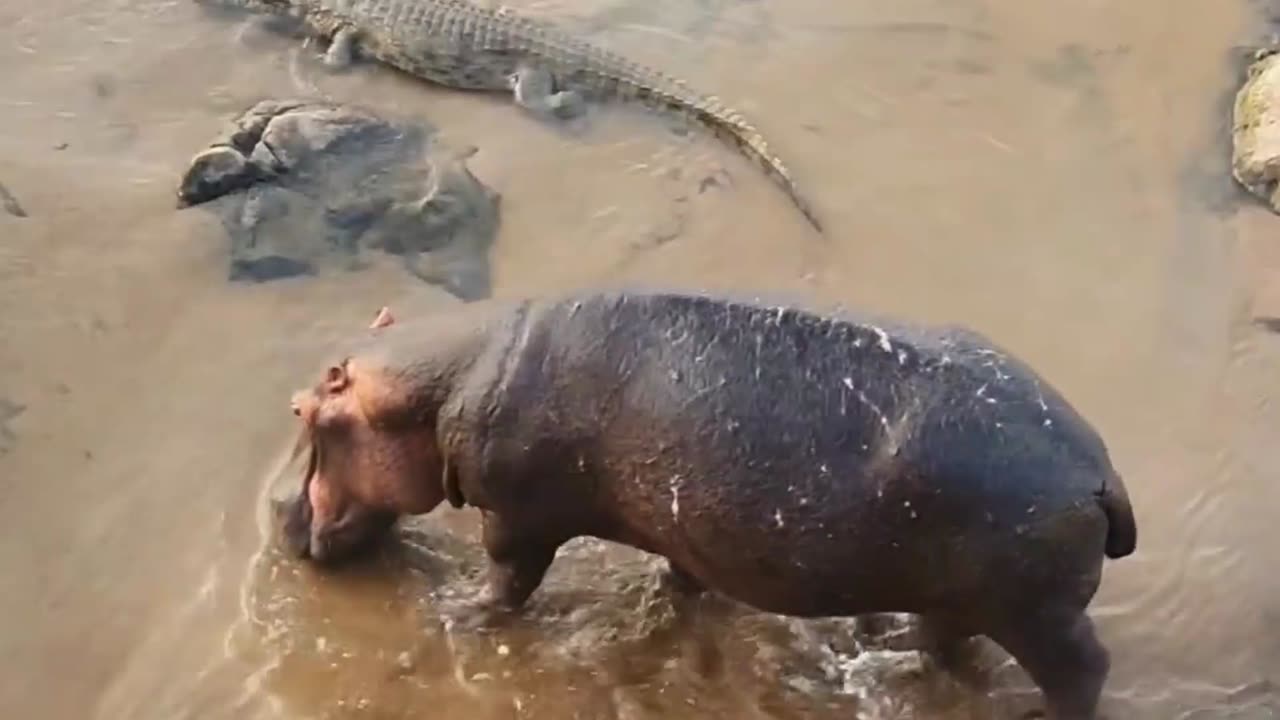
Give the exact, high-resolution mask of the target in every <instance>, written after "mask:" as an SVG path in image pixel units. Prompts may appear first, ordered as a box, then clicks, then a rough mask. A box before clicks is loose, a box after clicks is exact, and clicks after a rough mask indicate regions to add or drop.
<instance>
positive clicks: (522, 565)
mask: <svg viewBox="0 0 1280 720" xmlns="http://www.w3.org/2000/svg"><path fill="white" fill-rule="evenodd" d="M482 535H483V542H484V548H485V552H486V553H487V554H488V555H489V570H488V585H487V587H486V588H485V591H484V594H483V595H482V599H481V604H482V605H490V606H493V605H496V606H500V607H501V608H503V609H506V610H517V609H519V608H520V607H522V606H523V605H524V604H525V602H526V601H528V599H529V596H530V595H532V594H533V591H534V590H537V589H538V586H539V585H541V584H542V578H543V577H544V576H545V575H546V574H547V569H548V568H549V567H551V561H552V560H553V559H555V556H556V550H557V549H559V547H560V545H562V544H563V543H564V542H565V540H566V539H567V538H562V537H558V536H557V537H550V536H548V535H546V534H545V533H542V532H536V531H531V530H527V529H524V528H521V527H518V526H516V525H514V524H512V523H511V522H510V521H508V520H507V519H505V518H503V517H501V516H499V515H496V514H494V513H492V512H488V511H485V512H484V515H483V530H482Z"/></svg>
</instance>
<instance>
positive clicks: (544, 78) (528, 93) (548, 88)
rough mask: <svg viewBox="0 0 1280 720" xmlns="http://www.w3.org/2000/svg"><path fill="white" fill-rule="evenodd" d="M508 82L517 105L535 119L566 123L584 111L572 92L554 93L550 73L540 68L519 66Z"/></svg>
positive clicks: (582, 105) (583, 104)
mask: <svg viewBox="0 0 1280 720" xmlns="http://www.w3.org/2000/svg"><path fill="white" fill-rule="evenodd" d="M510 82H511V92H512V95H513V96H514V97H515V101H516V104H517V105H519V106H520V107H522V108H524V109H526V110H529V111H530V112H532V113H534V114H536V115H539V116H542V117H553V118H557V119H561V120H567V119H570V118H576V117H580V116H581V115H582V114H583V113H584V112H585V111H586V103H585V102H584V100H583V99H582V96H581V95H579V94H578V93H576V92H573V91H572V90H560V91H556V89H555V82H554V80H553V78H552V77H551V73H550V72H548V71H547V70H544V69H542V68H536V67H532V66H529V65H521V66H520V68H519V69H517V70H516V72H515V73H513V74H512V75H511V78H510Z"/></svg>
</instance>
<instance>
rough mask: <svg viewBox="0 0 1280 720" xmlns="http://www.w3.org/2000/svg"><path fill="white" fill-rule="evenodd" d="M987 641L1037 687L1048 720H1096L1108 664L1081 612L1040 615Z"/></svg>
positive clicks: (1104, 653) (1091, 627)
mask: <svg viewBox="0 0 1280 720" xmlns="http://www.w3.org/2000/svg"><path fill="white" fill-rule="evenodd" d="M990 637H991V639H992V640H995V641H996V643H998V644H999V645H1000V646H1001V647H1003V648H1004V649H1005V650H1006V651H1008V652H1009V654H1010V655H1012V656H1013V658H1014V659H1015V660H1017V661H1018V664H1019V665H1021V666H1022V668H1023V669H1024V670H1026V671H1027V674H1028V675H1030V676H1031V679H1032V680H1034V681H1035V683H1036V685H1037V686H1039V688H1040V691H1041V692H1042V693H1044V698H1045V705H1046V706H1047V708H1048V717H1049V718H1050V720H1095V718H1096V717H1097V709H1098V701H1099V698H1100V697H1101V695H1102V686H1103V684H1104V683H1105V682H1106V679H1107V672H1108V670H1109V669H1110V664H1111V663H1110V656H1109V654H1108V653H1107V650H1106V648H1104V647H1103V646H1102V643H1100V642H1099V641H1098V636H1097V634H1096V633H1095V632H1094V629H1093V623H1092V621H1090V620H1089V618H1088V616H1086V615H1085V614H1084V613H1083V612H1075V613H1065V614H1055V615H1049V616H1045V615H1040V616H1038V617H1035V618H1033V619H1031V620H1029V621H1027V622H1024V623H1020V624H1018V625H1015V626H1009V627H1006V628H1003V629H1001V630H999V631H996V632H992V633H990Z"/></svg>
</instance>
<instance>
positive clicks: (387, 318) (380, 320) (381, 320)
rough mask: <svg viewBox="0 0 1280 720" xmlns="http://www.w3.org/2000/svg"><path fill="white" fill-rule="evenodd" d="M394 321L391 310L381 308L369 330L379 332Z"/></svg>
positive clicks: (384, 307)
mask: <svg viewBox="0 0 1280 720" xmlns="http://www.w3.org/2000/svg"><path fill="white" fill-rule="evenodd" d="M395 321H396V319H395V317H394V316H393V315H392V314H391V309H390V308H388V307H386V306H383V307H382V308H381V309H379V310H378V315H377V317H375V318H374V319H373V322H372V323H371V324H370V325H369V329H370V330H380V329H382V328H384V327H387V326H388V325H391V324H392V323H394V322H395Z"/></svg>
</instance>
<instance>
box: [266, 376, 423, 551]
mask: <svg viewBox="0 0 1280 720" xmlns="http://www.w3.org/2000/svg"><path fill="white" fill-rule="evenodd" d="M379 365H380V364H379V363H377V362H376V361H370V360H367V359H362V358H360V357H354V358H347V359H345V360H343V361H341V362H340V363H338V364H335V365H333V366H331V367H330V368H329V369H328V370H327V371H326V373H325V375H324V378H323V379H322V380H321V381H320V382H319V383H317V384H316V385H315V386H314V387H311V388H309V389H306V390H302V391H299V392H297V393H295V394H294V396H293V400H292V407H293V412H294V414H295V415H297V416H298V417H299V418H300V419H301V421H302V425H303V428H302V433H303V437H302V438H301V439H300V441H299V442H300V443H301V442H302V441H303V440H306V441H309V443H310V455H309V459H308V461H307V469H306V474H305V476H304V478H303V481H302V489H301V491H300V492H299V493H298V495H297V497H296V498H294V499H293V500H292V501H291V502H290V503H288V504H287V505H286V506H285V508H284V515H285V517H284V535H285V540H286V542H287V543H288V545H290V546H291V548H292V549H293V551H294V552H296V553H297V554H298V555H299V556H301V557H310V558H311V559H312V560H314V561H316V562H318V563H322V564H329V563H334V562H337V561H339V560H342V559H344V558H346V557H348V556H350V555H353V554H355V553H356V552H357V551H359V550H361V549H364V548H366V547H368V546H369V545H371V544H372V542H373V541H374V540H376V539H378V538H379V537H381V536H382V535H383V534H384V531H386V530H387V529H389V528H390V527H391V525H392V524H393V523H394V522H395V520H396V519H397V518H398V517H399V516H400V515H408V514H421V513H426V512H430V511H431V510H432V509H433V508H435V506H436V505H438V504H439V503H440V501H441V500H443V499H444V487H443V485H442V483H441V476H442V469H443V461H442V458H441V453H440V450H439V446H438V444H437V440H436V434H435V427H434V425H435V421H434V418H427V419H424V414H423V413H422V412H420V411H419V410H418V409H416V408H414V407H413V404H414V403H413V402H412V393H409V392H405V391H404V388H402V387H401V385H402V384H403V380H401V379H400V378H398V377H397V374H396V373H395V372H394V371H391V370H389V369H387V368H385V367H380V366H379Z"/></svg>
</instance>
